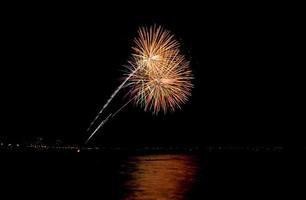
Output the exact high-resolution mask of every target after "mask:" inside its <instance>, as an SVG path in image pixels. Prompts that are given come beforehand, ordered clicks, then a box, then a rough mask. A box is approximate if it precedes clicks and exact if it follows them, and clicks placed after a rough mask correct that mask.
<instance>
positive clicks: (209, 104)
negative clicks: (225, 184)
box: [0, 4, 296, 145]
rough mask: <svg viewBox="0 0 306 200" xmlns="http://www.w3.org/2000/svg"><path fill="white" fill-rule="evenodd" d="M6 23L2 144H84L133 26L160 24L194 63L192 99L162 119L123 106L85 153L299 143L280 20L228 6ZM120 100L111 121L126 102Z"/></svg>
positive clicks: (25, 14) (21, 15) (25, 12)
mask: <svg viewBox="0 0 306 200" xmlns="http://www.w3.org/2000/svg"><path fill="white" fill-rule="evenodd" d="M122 10H124V11H122ZM3 19H4V20H3V21H4V23H3V24H2V32H3V33H4V35H5V36H2V40H3V41H4V46H5V54H4V57H5V58H6V61H3V62H2V64H1V66H2V67H1V68H2V70H3V73H1V76H3V78H2V79H1V81H2V82H3V83H2V84H1V85H2V87H3V89H2V95H1V96H2V100H4V103H2V117H4V118H5V119H4V121H3V124H4V127H2V131H1V133H0V134H1V135H0V137H7V138H13V139H15V140H32V139H35V138H36V137H38V136H41V137H44V138H46V139H49V140H55V139H58V138H60V139H62V140H64V141H65V142H67V143H78V144H82V143H84V141H85V140H86V138H87V137H88V133H86V128H87V127H88V125H89V123H90V121H91V120H92V119H93V118H94V117H95V115H96V114H97V113H98V111H99V109H100V108H101V107H102V106H103V104H104V103H105V102H106V100H107V99H108V98H109V96H110V95H111V93H112V92H113V91H114V90H115V88H116V87H117V86H118V85H119V84H120V83H121V82H120V78H121V77H122V70H123V69H124V67H123V65H125V64H127V60H128V59H129V57H130V53H131V45H132V44H133V39H134V37H135V36H136V32H137V29H138V27H140V26H143V25H153V24H158V25H162V26H164V27H165V28H166V29H169V30H171V31H172V33H174V34H175V35H176V37H177V39H178V40H179V41H180V42H181V46H182V51H183V52H184V54H185V55H186V57H187V58H188V59H189V60H190V61H191V69H192V70H193V74H194V76H195V79H194V80H193V84H194V89H193V91H192V97H191V98H190V100H189V102H188V103H187V104H185V105H183V106H182V109H181V110H177V111H176V112H173V113H168V114H166V115H164V114H159V115H158V116H155V115H152V114H151V113H150V112H144V111H143V110H141V108H139V107H136V106H135V105H129V106H128V107H126V108H125V109H124V110H123V111H122V112H121V113H120V114H119V115H117V116H116V117H115V118H114V119H112V120H111V121H109V122H108V123H107V125H106V126H105V127H104V128H103V129H102V130H101V131H100V132H99V133H98V134H97V135H96V136H95V137H94V138H93V140H92V141H91V144H125V145H130V144H138V145H146V144H154V145H205V144H289V143H292V142H293V141H294V140H295V139H296V136H295V135H294V133H292V131H290V130H291V126H292V125H291V124H290V123H289V121H288V116H287V110H288V108H287V107H285V106H284V105H285V104H286V100H287V98H288V96H287V95H288V94H287V93H285V92H284V91H286V90H289V88H288V84H287V82H288V79H289V77H288V76H289V75H287V74H286V71H287V67H288V66H287V65H286V64H285V63H284V62H282V61H281V60H282V59H283V58H282V57H283V54H282V52H283V50H284V49H285V48H286V45H287V44H286V41H285V40H284V38H285V37H286V34H287V32H288V28H290V27H288V24H290V23H289V22H288V21H286V16H285V14H284V15H278V14H277V13H275V12H271V10H270V9H265V8H260V9H257V8H253V7H250V6H246V7H245V8H244V9H240V8H238V7H236V6H235V5H231V7H229V6H227V5H213V6H212V5H193V6H190V5H185V4H182V5H181V6H179V8H176V7H171V6H170V7H169V6H167V7H166V6H165V7H163V6H156V7H150V8H149V6H143V9H137V8H134V9H130V8H128V7H124V6H123V7H122V8H121V9H119V8H117V7H116V6H114V7H106V6H98V7H94V8H87V7H86V8H85V7H82V6H81V5H78V6H77V8H75V7H74V6H72V5H70V6H67V7H66V6H65V7H61V8H60V7H55V8H53V7H52V8H51V7H41V8H39V9H37V8H31V9H23V8H22V6H21V7H18V8H15V7H14V8H12V9H11V10H10V11H9V12H7V13H6V14H5V16H4V18H3ZM2 70H1V71H2ZM125 93H126V91H124V90H123V91H121V92H120V93H119V95H118V96H117V97H116V99H115V101H114V102H112V104H111V106H110V107H109V110H108V112H109V111H112V110H116V109H118V108H119V107H120V106H121V105H123V104H124V103H125V102H126V101H127V99H126V98H124V94H125ZM104 117H106V116H105V115H104Z"/></svg>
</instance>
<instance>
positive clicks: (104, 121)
mask: <svg viewBox="0 0 306 200" xmlns="http://www.w3.org/2000/svg"><path fill="white" fill-rule="evenodd" d="M111 116H112V113H111V114H109V115H108V116H107V117H106V118H105V119H104V120H103V121H102V122H101V123H100V124H99V126H98V127H97V128H96V129H95V130H94V132H92V134H91V135H90V136H89V137H88V139H87V140H86V142H85V144H87V143H88V141H89V140H90V139H91V138H92V137H93V136H94V134H95V133H96V132H97V131H98V130H99V129H100V128H101V126H103V125H104V124H105V123H106V122H107V120H108V119H109V118H110V117H111Z"/></svg>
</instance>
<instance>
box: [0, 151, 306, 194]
mask: <svg viewBox="0 0 306 200" xmlns="http://www.w3.org/2000/svg"><path fill="white" fill-rule="evenodd" d="M295 158H296V157H295ZM295 158H293V157H292V155H291V154H288V153H286V152H282V150H274V151H260V150H258V151H252V150H250V151H241V150H236V151H228V150H225V151H179V152H176V151H167V152H163V151H150V150H147V151H137V152H125V151H118V150H116V151H107V152H103V151H99V152H90V151H87V152H83V151H79V150H78V151H67V152H65V151H58V152H56V151H52V152H48V151H38V152H35V151H31V152H0V163H1V168H0V169H1V173H0V175H1V177H0V181H1V187H0V188H1V189H0V192H1V195H2V196H5V195H4V193H6V195H8V196H6V198H1V199H13V198H15V197H16V195H17V196H21V197H22V198H23V199H28V198H30V199H50V198H51V199H52V198H56V199H61V198H65V199H75V198H81V199H82V198H83V199H106V200H201V199H203V200H204V199H224V198H226V199H232V198H233V199H235V198H239V199H240V198H241V199H249V198H251V197H252V198H254V197H255V198H258V199H264V198H267V197H271V198H273V199H275V198H276V197H278V196H283V195H285V194H286V193H288V192H289V191H291V190H289V186H293V185H294V184H295V183H297V182H296V181H295V180H294V179H293V178H300V179H301V181H302V184H297V185H298V187H300V188H304V185H305V180H304V177H302V176H300V177H299V173H297V171H296V170H299V169H300V170H301V169H302V171H303V169H305V168H304V167H305V165H304V164H302V160H303V159H304V158H303V157H300V158H299V159H295ZM297 160H299V161H297ZM300 175H301V174H300ZM289 180H290V181H289ZM303 180H304V182H303ZM297 189H298V188H297ZM293 194H294V193H293Z"/></svg>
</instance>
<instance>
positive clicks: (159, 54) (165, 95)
mask: <svg viewBox="0 0 306 200" xmlns="http://www.w3.org/2000/svg"><path fill="white" fill-rule="evenodd" d="M133 51H134V53H133V56H132V59H131V60H130V62H129V65H128V73H127V74H126V75H127V76H130V75H131V74H132V73H133V75H132V76H131V77H130V78H129V79H128V81H127V86H128V87H129V89H130V90H129V95H131V97H134V98H135V102H136V104H137V105H140V106H141V107H142V108H144V110H145V111H147V110H151V111H152V112H153V113H155V114H157V113H159V112H160V111H163V112H164V113H166V112H167V111H168V110H171V111H174V110H175V109H176V108H180V105H181V104H183V103H185V102H186V101H187V100H188V97H189V96H190V91H191V88H192V87H193V86H192V83H191V79H192V73H191V70H190V68H189V62H188V61H187V60H186V59H185V57H184V55H182V54H181V53H180V45H179V42H178V41H177V40H175V39H174V36H173V35H172V34H171V33H170V32H169V31H167V30H164V29H162V28H161V27H160V26H159V27H156V26H151V27H150V28H140V29H139V31H138V37H137V38H136V39H135V46H134V47H133Z"/></svg>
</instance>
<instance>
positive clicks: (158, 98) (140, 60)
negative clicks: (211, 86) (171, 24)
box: [86, 25, 193, 143]
mask: <svg viewBox="0 0 306 200" xmlns="http://www.w3.org/2000/svg"><path fill="white" fill-rule="evenodd" d="M134 42H135V45H134V46H133V47H132V49H133V53H132V58H131V59H130V61H129V65H127V73H126V74H125V77H124V80H123V82H122V83H121V84H120V85H119V87H118V88H117V89H116V90H115V91H114V92H113V93H112V95H111V96H110V98H109V99H108V100H107V102H106V103H105V104H104V106H103V107H102V109H101V110H100V111H99V113H98V114H97V116H96V117H95V119H94V120H93V121H92V122H91V123H90V126H89V127H88V129H87V131H89V130H91V128H92V127H93V125H94V124H95V122H96V121H97V120H98V119H99V117H100V116H101V115H102V113H103V111H104V110H105V109H106V108H107V106H108V105H109V103H110V102H111V101H112V100H113V98H114V97H115V96H116V95H117V93H118V92H119V91H120V90H121V89H122V88H123V87H127V88H128V89H129V92H128V95H129V96H130V97H131V99H130V100H129V101H128V102H127V103H126V104H124V105H123V106H122V107H121V108H120V109H119V110H117V111H116V112H115V113H114V114H113V113H111V114H109V115H108V117H107V118H106V119H104V120H103V121H102V122H101V123H100V124H99V125H98V126H97V127H96V128H95V130H94V131H93V132H92V134H91V135H90V136H89V138H88V139H87V141H86V143H87V142H88V141H89V140H90V139H91V138H92V137H93V135H94V134H95V133H96V132H97V131H98V130H99V129H100V128H101V127H102V126H103V125H104V124H105V123H106V122H107V120H108V119H109V118H112V117H114V116H115V115H116V114H117V113H118V112H120V111H121V110H122V109H123V108H124V107H125V106H127V105H128V104H129V103H130V102H131V101H135V103H136V104H137V105H140V106H141V107H142V108H143V109H144V110H145V111H149V110H150V111H152V112H153V113H155V114H157V113H159V112H160V111H163V112H164V113H166V112H167V111H168V110H170V111H174V110H175V109H177V108H180V106H181V105H182V104H183V103H185V102H186V101H187V100H188V97H189V96H190V95H191V93H190V92H191V88H192V87H193V85H192V83H191V79H193V77H192V73H191V70H190V68H189V61H187V60H186V59H185V57H184V55H183V54H181V52H180V44H179V42H178V41H177V40H176V39H175V38H174V35H173V34H171V33H170V32H169V31H168V30H165V29H163V28H162V27H161V26H155V25H154V26H151V27H149V28H146V27H143V28H140V29H139V30H138V37H137V38H135V40H134Z"/></svg>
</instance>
